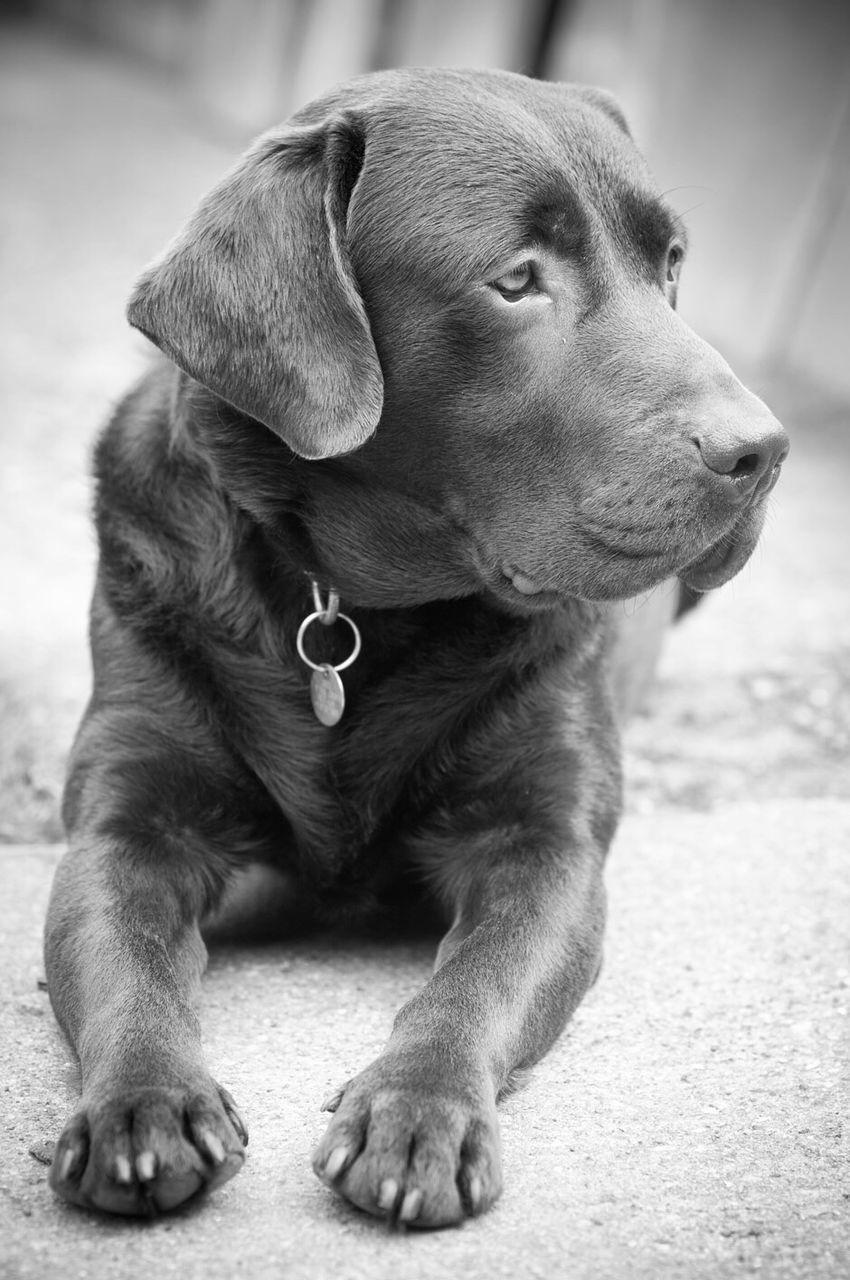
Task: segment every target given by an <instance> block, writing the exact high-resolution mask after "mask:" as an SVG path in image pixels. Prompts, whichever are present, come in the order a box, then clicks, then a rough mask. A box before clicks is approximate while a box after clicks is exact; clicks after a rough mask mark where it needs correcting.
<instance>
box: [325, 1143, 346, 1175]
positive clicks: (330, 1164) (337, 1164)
mask: <svg viewBox="0 0 850 1280" xmlns="http://www.w3.org/2000/svg"><path fill="white" fill-rule="evenodd" d="M347 1159H348V1147H334V1149H333V1151H332V1152H331V1153H330V1155H329V1156H328V1158H327V1162H326V1164H325V1177H327V1178H338V1177H339V1175H340V1174H341V1173H342V1171H343V1169H344V1168H345V1162H346V1160H347Z"/></svg>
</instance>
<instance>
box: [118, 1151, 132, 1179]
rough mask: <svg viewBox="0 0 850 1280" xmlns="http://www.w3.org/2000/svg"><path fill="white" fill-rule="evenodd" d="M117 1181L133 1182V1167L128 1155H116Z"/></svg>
mask: <svg viewBox="0 0 850 1280" xmlns="http://www.w3.org/2000/svg"><path fill="white" fill-rule="evenodd" d="M115 1181H116V1182H125V1183H126V1182H132V1181H133V1167H132V1165H131V1164H130V1161H129V1160H128V1159H127V1157H126V1156H116V1157H115Z"/></svg>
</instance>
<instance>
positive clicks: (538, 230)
mask: <svg viewBox="0 0 850 1280" xmlns="http://www.w3.org/2000/svg"><path fill="white" fill-rule="evenodd" d="M524 221H525V224H526V234H527V235H528V237H529V240H530V241H536V242H542V243H544V244H549V245H551V246H552V248H553V249H554V250H555V251H556V252H558V253H562V254H564V255H565V256H570V255H574V254H579V253H581V252H582V251H583V250H584V249H585V248H586V247H587V245H588V242H589V240H590V223H589V220H588V217H587V213H586V211H585V209H584V208H583V206H582V205H581V202H580V201H579V199H578V197H577V196H576V195H574V193H573V192H572V191H570V190H569V188H568V187H564V188H563V189H560V190H559V191H558V192H557V193H550V194H548V195H546V196H543V197H538V198H537V199H535V200H533V201H532V202H530V203H529V204H528V206H527V207H526V210H525V218H524Z"/></svg>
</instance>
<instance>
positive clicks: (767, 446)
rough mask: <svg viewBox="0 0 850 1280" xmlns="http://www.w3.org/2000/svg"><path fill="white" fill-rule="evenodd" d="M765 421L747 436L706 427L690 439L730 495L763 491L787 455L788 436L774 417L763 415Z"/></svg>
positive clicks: (771, 482) (775, 477)
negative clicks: (757, 490)
mask: <svg viewBox="0 0 850 1280" xmlns="http://www.w3.org/2000/svg"><path fill="white" fill-rule="evenodd" d="M765 418H766V419H767V420H766V421H764V422H763V423H761V424H760V425H759V426H758V427H755V426H751V427H750V428H749V430H747V432H746V434H740V435H739V434H737V433H736V434H732V432H731V431H730V430H729V427H728V425H727V426H726V427H725V428H724V429H722V430H717V431H712V430H711V429H710V428H706V429H705V430H701V431H699V432H697V433H696V434H694V435H693V436H692V437H691V439H692V440H693V442H694V444H695V445H696V447H697V449H698V450H699V454H700V457H701V458H702V461H703V463H704V464H705V466H706V467H707V468H708V470H709V471H712V472H713V473H714V474H715V475H716V476H718V477H719V479H720V480H721V481H723V482H724V484H725V486H726V488H727V489H728V491H729V494H730V496H733V495H735V496H740V497H742V498H743V497H745V496H748V495H749V494H751V493H753V492H754V491H755V490H756V489H759V490H760V491H762V492H764V491H766V490H767V488H768V487H772V486H773V484H774V483H775V482H776V479H777V477H778V475H779V468H780V466H781V464H782V462H783V460H784V458H785V455H786V454H787V453H788V437H787V435H786V434H785V431H784V430H783V428H782V427H781V426H780V424H779V423H778V422H777V421H776V419H775V418H774V417H772V416H771V415H770V414H768V413H765Z"/></svg>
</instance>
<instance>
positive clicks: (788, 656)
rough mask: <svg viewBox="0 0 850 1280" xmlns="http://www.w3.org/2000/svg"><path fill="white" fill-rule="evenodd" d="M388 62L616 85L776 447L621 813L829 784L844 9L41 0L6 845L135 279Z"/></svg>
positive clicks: (36, 801) (844, 602)
mask: <svg viewBox="0 0 850 1280" xmlns="http://www.w3.org/2000/svg"><path fill="white" fill-rule="evenodd" d="M401 64H448V65H461V66H497V67H505V68H508V69H511V70H515V71H523V72H526V73H528V74H533V75H538V76H545V77H548V78H554V79H575V80H581V81H585V82H590V83H595V84H600V85H604V86H605V87H607V88H609V89H611V90H613V91H614V93H615V94H617V95H618V97H619V98H620V100H621V102H622V104H623V106H624V108H625V111H626V114H627V116H628V118H629V120H630V122H631V125H632V129H633V133H634V135H635V138H636V140H637V142H638V145H639V146H640V148H641V149H642V150H643V152H644V153H645V155H646V156H647V158H648V160H649V162H650V165H651V167H652V169H653V170H654V172H655V174H656V177H657V179H658V184H659V187H660V188H661V189H662V190H663V191H664V192H665V193H666V194H667V197H668V199H669V200H670V202H671V203H672V204H673V205H674V206H675V207H676V209H677V210H678V212H680V213H681V214H682V215H684V217H685V220H686V222H687V224H688V226H689V228H690V234H691V245H692V248H691V252H690V256H689V261H688V264H687V266H686V269H685V275H684V281H683V289H682V295H681V299H682V300H681V309H682V313H683V314H684V316H685V318H686V319H687V320H688V321H689V323H691V324H692V325H693V326H694V327H695V328H696V329H698V330H699V331H700V332H701V333H702V334H703V336H705V337H706V338H708V339H709V340H710V341H712V342H713V343H714V344H715V345H716V346H718V347H719V348H720V349H721V350H722V351H723V353H724V355H726V356H727V358H729V359H730V360H731V361H732V363H733V364H734V365H735V367H736V368H737V369H738V371H739V372H740V373H741V375H742V376H743V377H744V378H745V379H746V380H748V381H749V382H750V384H751V385H752V386H753V387H754V389H755V390H757V391H758V392H759V393H760V394H762V395H764V396H765V398H767V399H768V400H769V401H770V403H771V405H772V407H773V408H774V409H775V410H776V412H777V413H778V415H779V416H780V417H781V418H783V420H784V421H785V422H786V425H787V426H788V427H789V430H790V432H791V435H792V440H793V449H792V455H791V459H790V461H789V463H788V466H787V468H786V475H785V477H784V478H783V481H782V483H781V485H780V487H779V490H778V491H777V495H776V499H775V501H774V506H773V512H772V516H771V521H770V524H769V527H768V530H767V534H766V536H765V539H764V540H763V543H762V548H761V549H760V551H759V553H758V554H757V556H756V557H755V558H754V560H753V562H752V564H751V566H749V567H748V568H747V569H746V570H745V571H744V573H743V574H742V575H740V577H739V578H738V579H736V580H735V582H734V583H733V584H731V585H730V586H729V587H727V588H726V589H725V590H724V592H722V593H720V594H719V595H718V596H717V597H716V599H715V598H712V599H711V600H710V602H708V603H706V604H705V605H704V606H703V607H702V608H701V609H699V610H698V611H697V612H696V614H695V615H694V616H693V617H692V618H689V619H688V621H687V622H686V623H684V624H683V625H682V626H681V627H680V628H679V629H678V631H677V633H676V634H675V635H674V637H673V639H672V641H671V644H670V646H669V648H668V652H667V656H666V657H665V661H664V666H663V668H662V672H661V678H660V684H659V693H658V696H657V697H656V698H655V699H654V700H653V704H652V705H651V707H650V708H649V709H648V711H647V713H646V714H645V715H643V716H642V717H641V718H640V719H639V720H638V721H637V722H636V724H635V725H634V726H633V728H632V730H631V731H630V735H629V779H630V788H629V804H630V805H631V806H632V807H633V808H637V809H639V810H643V811H652V810H653V809H655V808H658V807H664V806H667V807H669V806H673V807H678V808H691V809H694V808H695V809H709V808H712V807H714V806H715V805H717V804H719V803H722V802H724V801H727V800H737V799H742V798H750V799H751V798H759V797H764V798H767V797H769V796H772V795H782V796H786V797H787V796H789V795H803V796H810V797H814V796H821V795H823V796H828V795H844V796H847V795H850V767H849V766H848V750H849V749H850V736H848V724H850V696H848V689H850V586H849V585H848V582H849V581H850V575H848V570H847V563H846V562H847V556H848V553H850V518H848V514H847V513H848V507H850V503H848V483H850V431H848V422H850V408H848V406H849V405H850V301H848V300H850V198H848V182H849V181H850V5H848V4H846V3H835V2H834V0H808V2H807V3H801V2H799V0H527V2H526V3H519V2H512V0H147V2H145V0H42V2H41V3H17V4H12V3H8V2H7V3H6V4H4V5H3V6H2V18H0V113H1V115H0V118H1V119H2V173H3V190H2V196H0V213H1V214H2V255H3V256H2V281H3V288H2V313H1V314H0V353H2V354H0V360H2V364H3V383H2V396H3V403H2V413H0V532H1V533H2V537H0V571H2V590H0V716H2V721H0V842H7V843H15V842H26V841H39V840H56V839H61V826H60V824H59V820H58V797H59V794H60V791H61V784H62V772H63V768H64V760H65V757H66V754H67V750H68V747H69V745H70V740H71V736H72V734H73V731H74V727H75V724H76V721H77V720H78V718H79V715H80V712H81V710H82V706H83V705H84V701H85V698H86V695H87V689H88V683H89V670H88V657H87V650H86V641H85V625H86V610H87V604H88V597H89V594H90V590H91V582H92V573H93V564H94V547H93V540H92V536H91V533H90V531H89V526H88V507H89V500H90V499H89V486H88V478H87V470H88V454H89V449H90V446H91V441H92V439H93V436H94V434H95V431H96V429H97V427H98V425H99V424H100V423H101V422H102V421H103V420H104V419H105V417H106V416H107V415H108V413H109V410H110V408H111V406H112V405H114V403H115V402H116V400H117V399H118V398H119V397H120V395H121V393H122V391H123V390H124V389H125V388H126V387H127V386H128V385H129V383H130V381H131V380H132V378H133V376H134V375H135V374H136V373H138V372H139V371H140V370H141V368H142V367H143V363H144V360H145V343H144V342H143V340H142V339H140V338H139V337H138V335H135V334H133V333H132V332H131V331H130V330H129V329H128V327H127V326H126V323H125V321H124V317H123V307H124V301H125V298H126V296H127V294H128V291H129V289H130V286H131V284H132V282H133V279H134V277H135V275H136V274H137V272H138V271H139V269H140V268H141V267H142V266H143V264H144V263H145V262H146V260H147V259H149V258H150V257H151V256H152V255H153V254H154V253H155V252H157V251H158V249H159V248H160V247H161V246H162V244H163V243H164V242H165V241H166V240H167V239H168V238H169V237H170V236H171V235H172V234H173V233H174V232H175V231H176V230H177V228H178V227H179V225H180V223H181V222H182V221H183V219H184V218H185V217H186V216H187V215H188V214H189V212H190V211H191V209H192V207H193V205H194V204H195V202H196V201H197V199H198V198H199V197H200V196H201V195H202V194H203V193H204V192H205V190H206V189H207V188H208V187H209V186H211V185H212V183H213V182H214V181H215V180H216V179H217V178H218V177H219V176H220V174H221V173H222V171H223V170H224V169H225V168H226V167H227V166H229V165H230V164H231V163H232V161H233V159H234V158H235V156H236V155H237V154H238V152H239V151H240V150H241V149H242V148H243V147H244V145H245V144H246V143H247V142H248V140H249V139H250V138H251V137H252V136H253V135H254V134H256V133H257V132H259V131H260V130H262V129H263V128H265V127H267V126H268V125H270V124H273V123H275V122H277V121H278V120H280V119H282V118H283V117H285V116H286V115H287V114H289V113H290V112H291V111H292V110H294V109H295V108H296V107H297V106H299V105H301V104H302V103H303V102H305V101H307V100H308V99H309V98H311V97H312V96H314V95H315V94H316V93H318V92H319V91H320V90H322V89H323V88H324V87H326V86H327V85H329V84H332V83H333V82H335V81H338V80H341V79H345V78H347V77H349V76H351V75H354V74H357V73H359V72H362V71H368V70H372V69H376V68H379V67H385V66H393V65H401Z"/></svg>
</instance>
